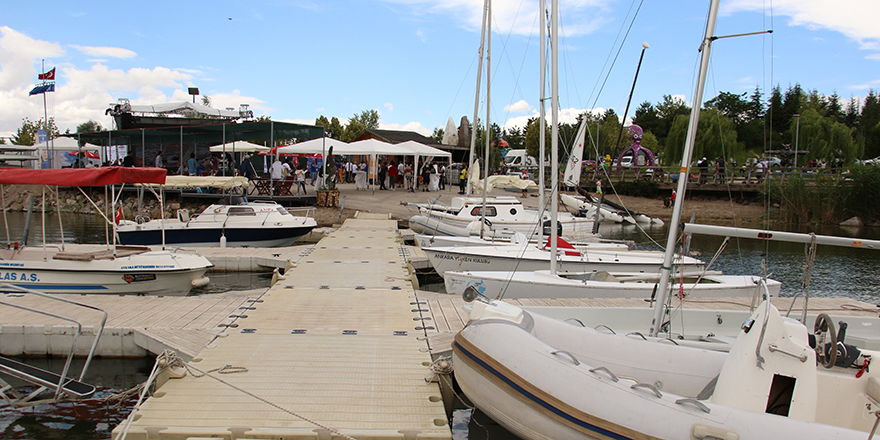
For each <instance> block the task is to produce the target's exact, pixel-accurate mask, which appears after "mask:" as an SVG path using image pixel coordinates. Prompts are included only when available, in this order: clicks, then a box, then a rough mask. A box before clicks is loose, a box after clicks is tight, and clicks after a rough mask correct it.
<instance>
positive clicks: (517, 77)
mask: <svg viewBox="0 0 880 440" xmlns="http://www.w3.org/2000/svg"><path fill="white" fill-rule="evenodd" d="M521 8H522V3H520V9H521ZM520 9H517V11H516V16H514V19H513V20H514V23H516V17H518V16H519V11H520ZM537 20H538V15H537V14H535V21H534V22H532V31H534V29H535V27H536V23H537ZM496 25H497V23H496ZM512 33H513V26H511V27H510V32H509V33H508V34H507V40H508V41H509V40H510V37H511V34H512ZM533 33H534V32H530V33H529V39H528V40H527V41H526V50H525V53H526V54H528V52H529V47H530V46H531V44H532V34H533ZM504 47H505V48H506V47H507V41H505V42H504ZM504 53H505V50H504V49H502V52H501V55H502V56H504ZM526 59H527V57H526V55H523V58H522V63H520V66H519V71H518V72H516V74H515V75H513V77H514V78H516V81H514V87H513V90H512V91H511V95H510V101H509V102H510V103H511V104H513V100H514V96H515V95H516V92H519V95H520V98H521V99H523V100H525V94H524V93H523V91H522V89H521V88H520V86H519V79H520V78H521V77H522V71H523V68H524V67H525V65H526ZM505 60H507V64H508V67H509V68H510V70H511V72H514V70H513V65H511V64H510V57H505ZM497 73H498V72H497V71H496V74H497ZM493 80H494V79H493ZM510 108H511V107H510V106H508V107H507V112H506V113H505V114H504V121H505V123H506V122H507V120H508V118H509V117H510ZM498 120H501V119H500V118H498ZM501 128H502V129H503V128H504V127H503V126H501Z"/></svg>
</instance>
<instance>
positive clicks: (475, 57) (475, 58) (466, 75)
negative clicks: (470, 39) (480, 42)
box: [446, 49, 479, 119]
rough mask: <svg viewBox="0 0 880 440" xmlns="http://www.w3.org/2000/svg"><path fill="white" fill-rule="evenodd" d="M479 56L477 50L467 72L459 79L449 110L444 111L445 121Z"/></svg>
mask: <svg viewBox="0 0 880 440" xmlns="http://www.w3.org/2000/svg"><path fill="white" fill-rule="evenodd" d="M478 54H479V49H478V50H477V53H475V54H474V57H473V58H472V59H471V65H470V66H468V70H467V72H465V74H464V77H462V79H461V84H459V85H458V90H456V91H455V97H453V98H452V103H451V104H449V109H448V110H446V119H449V115H450V114H451V113H452V107H454V106H455V101H456V100H457V99H458V95H459V94H461V89H462V88H464V82H465V80H467V79H468V76H469V75H470V73H471V69H473V68H474V63H475V62H476V61H477V56H478Z"/></svg>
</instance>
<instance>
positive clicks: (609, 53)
mask: <svg viewBox="0 0 880 440" xmlns="http://www.w3.org/2000/svg"><path fill="white" fill-rule="evenodd" d="M642 2H644V0H642ZM642 2H640V3H639V8H641V7H642V5H641V3H642ZM633 5H635V0H633V1H632V3H630V4H629V9H628V10H627V11H626V16H624V17H623V23H622V24H621V25H620V29H618V30H617V35H616V36H615V37H614V43H612V44H611V50H610V51H609V52H608V55H607V56H606V57H605V64H602V69H601V70H599V77H601V76H602V72H604V71H605V67H607V66H608V60H609V59H610V58H611V54H612V53H613V52H614V46H615V45H617V40H619V39H620V34H621V32H623V27H624V26H625V25H626V21H627V19H629V14H630V12H632V9H633ZM628 32H629V31H627V33H628ZM621 44H623V43H621ZM615 59H617V57H615ZM612 69H614V63H612V64H611V67H609V68H608V73H607V74H606V76H605V81H608V76H609V75H611V70H612ZM598 85H599V80H598V79H596V84H594V85H593V90H591V91H590V96H589V97H587V102H589V101H590V99H592V97H593V94H594V93H595V92H596V87H597V86H598ZM602 87H603V88H604V87H605V82H603V83H602ZM601 94H602V91H601V90H599V94H597V95H596V101H594V102H593V107H595V106H596V102H597V101H599V95H601Z"/></svg>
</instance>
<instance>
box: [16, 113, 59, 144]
mask: <svg viewBox="0 0 880 440" xmlns="http://www.w3.org/2000/svg"><path fill="white" fill-rule="evenodd" d="M37 130H45V131H46V133H47V134H48V135H49V137H50V138H55V137H58V134H59V132H58V127H57V126H56V125H55V118H49V123H48V124H46V123H45V121H43V119H42V118H40V120H38V121H36V122H31V120H30V119H28V118H24V119H22V121H21V127H19V128H18V130H16V132H15V134H14V135H12V144H13V145H34V144H36V143H37Z"/></svg>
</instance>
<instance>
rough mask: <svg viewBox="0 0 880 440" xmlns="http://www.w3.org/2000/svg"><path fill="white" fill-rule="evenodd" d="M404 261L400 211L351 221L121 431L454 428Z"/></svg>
mask: <svg viewBox="0 0 880 440" xmlns="http://www.w3.org/2000/svg"><path fill="white" fill-rule="evenodd" d="M406 266H407V261H406V259H405V258H404V256H403V253H402V252H401V243H400V242H399V235H398V232H397V223H396V222H395V221H392V220H388V219H387V216H382V217H378V216H376V217H371V216H370V215H363V214H361V215H360V216H359V218H356V219H349V220H347V221H346V222H345V224H344V225H343V227H342V228H340V229H338V230H336V231H335V232H333V233H331V234H329V235H328V236H326V237H325V238H323V239H322V240H321V241H320V242H319V243H318V244H317V245H315V247H314V249H313V250H312V252H311V253H310V254H309V255H308V256H306V257H305V258H303V259H301V260H300V261H299V263H298V264H297V265H296V267H293V268H291V269H290V270H289V271H287V272H286V273H285V275H284V279H283V280H281V281H280V282H278V283H277V284H275V285H274V286H273V287H272V288H270V289H269V290H268V291H267V292H266V293H265V294H263V295H261V296H260V297H259V298H257V299H256V300H255V301H254V302H253V303H252V306H251V307H249V309H248V310H246V311H244V312H243V313H241V314H240V315H239V317H238V318H237V319H235V320H234V322H233V323H231V324H230V326H229V327H227V329H226V331H224V332H223V333H221V335H220V337H218V338H217V339H215V340H214V341H213V342H212V343H211V344H209V345H208V347H207V348H206V349H205V350H203V351H202V352H201V353H199V354H198V356H196V357H195V358H193V359H192V361H190V362H189V363H188V364H186V368H183V369H180V368H179V369H176V370H175V373H180V374H172V375H170V376H171V377H176V378H169V379H167V380H163V381H162V382H164V383H161V384H160V387H159V388H158V389H157V390H156V392H155V393H154V394H153V396H152V397H150V398H148V399H147V400H146V401H145V402H144V403H143V405H142V406H141V408H140V409H139V410H138V411H137V412H136V413H133V414H132V415H131V416H130V417H129V418H130V422H131V423H130V426H125V425H126V424H125V423H123V424H122V425H120V426H117V427H116V429H114V432H113V435H114V438H117V435H119V434H120V433H121V432H122V431H123V430H125V429H127V433H126V437H125V438H126V439H130V440H134V439H139V440H147V439H159V438H162V439H172V438H173V439H187V438H209V437H214V438H226V439H230V440H231V439H239V438H275V439H299V438H308V439H316V440H317V439H331V438H334V439H335V438H357V439H402V440H410V439H451V438H452V434H451V430H450V428H449V424H448V421H447V416H446V412H445V410H444V406H443V401H442V398H441V393H440V387H439V386H438V384H437V383H434V382H429V381H426V377H427V376H430V375H431V373H430V366H431V364H432V359H431V356H430V354H429V353H428V352H427V351H428V347H427V341H426V337H427V334H426V330H427V329H430V330H433V328H432V325H431V321H430V320H429V317H428V316H427V309H426V308H425V307H424V304H422V303H420V301H418V299H417V298H416V293H415V291H414V290H413V288H412V285H411V282H410V280H411V278H410V276H411V275H410V273H409V271H408V269H407V268H406ZM223 372H229V373H230V374H221V373H223ZM203 374H204V375H203Z"/></svg>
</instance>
